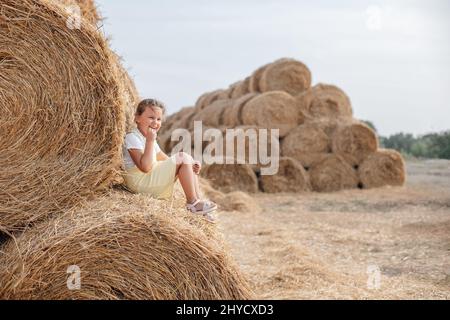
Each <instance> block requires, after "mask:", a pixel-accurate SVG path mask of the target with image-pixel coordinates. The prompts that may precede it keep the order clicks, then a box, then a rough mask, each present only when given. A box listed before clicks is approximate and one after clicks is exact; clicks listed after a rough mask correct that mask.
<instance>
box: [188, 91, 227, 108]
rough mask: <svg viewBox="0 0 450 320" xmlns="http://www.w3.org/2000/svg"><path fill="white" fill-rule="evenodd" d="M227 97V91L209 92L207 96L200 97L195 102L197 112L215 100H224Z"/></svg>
mask: <svg viewBox="0 0 450 320" xmlns="http://www.w3.org/2000/svg"><path fill="white" fill-rule="evenodd" d="M228 95H229V93H228V91H227V90H223V89H218V90H215V91H212V92H209V93H207V94H204V95H202V96H200V98H199V99H198V100H197V103H196V105H195V107H196V109H197V111H201V110H203V109H205V108H206V107H207V106H209V105H210V104H212V103H213V102H215V101H217V100H223V99H226V98H225V97H228Z"/></svg>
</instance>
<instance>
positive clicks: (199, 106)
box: [195, 92, 210, 110]
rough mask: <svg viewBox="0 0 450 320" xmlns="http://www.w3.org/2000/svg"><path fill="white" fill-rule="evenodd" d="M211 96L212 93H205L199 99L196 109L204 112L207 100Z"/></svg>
mask: <svg viewBox="0 0 450 320" xmlns="http://www.w3.org/2000/svg"><path fill="white" fill-rule="evenodd" d="M209 95H210V92H205V93H203V94H202V95H201V96H200V97H198V99H197V101H196V102H195V109H197V110H202V109H203V108H204V107H205V100H206V98H207V97H208V96H209Z"/></svg>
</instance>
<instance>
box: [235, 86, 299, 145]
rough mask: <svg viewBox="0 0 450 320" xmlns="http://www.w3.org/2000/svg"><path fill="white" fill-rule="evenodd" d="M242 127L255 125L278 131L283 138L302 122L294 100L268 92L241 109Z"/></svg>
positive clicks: (282, 94)
mask: <svg viewBox="0 0 450 320" xmlns="http://www.w3.org/2000/svg"><path fill="white" fill-rule="evenodd" d="M242 122H243V124H244V125H256V126H258V127H260V128H266V129H279V134H280V135H279V136H280V138H283V137H284V136H286V135H287V134H288V133H289V132H290V131H291V130H292V129H294V128H295V127H297V126H298V125H299V124H301V123H303V122H304V117H303V116H302V114H301V112H300V111H299V110H298V107H297V104H296V100H295V98H294V97H292V96H291V95H290V94H289V93H286V92H283V91H270V92H266V93H263V94H261V95H258V96H256V97H254V98H253V99H251V100H250V101H249V102H247V103H246V104H245V106H244V107H243V108H242Z"/></svg>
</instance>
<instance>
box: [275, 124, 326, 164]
mask: <svg viewBox="0 0 450 320" xmlns="http://www.w3.org/2000/svg"><path fill="white" fill-rule="evenodd" d="M330 152H331V140H330V137H329V136H328V135H327V134H326V133H325V131H324V130H323V127H322V125H321V123H320V122H315V123H304V124H302V125H300V126H298V127H297V128H295V129H294V130H292V131H291V132H290V133H289V134H288V135H287V136H286V137H285V138H284V139H283V141H282V142H281V154H282V155H283V156H285V157H291V158H294V159H296V160H297V161H299V162H300V163H301V164H302V166H303V167H304V168H305V169H307V170H308V169H309V168H310V167H312V166H314V164H316V163H318V162H320V161H322V160H323V159H324V158H325V157H326V156H327V155H328V154H329V153H330Z"/></svg>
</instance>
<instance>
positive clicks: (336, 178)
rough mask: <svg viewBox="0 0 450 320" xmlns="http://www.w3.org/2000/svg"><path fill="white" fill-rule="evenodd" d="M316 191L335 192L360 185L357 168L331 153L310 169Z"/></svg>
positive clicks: (312, 183)
mask: <svg viewBox="0 0 450 320" xmlns="http://www.w3.org/2000/svg"><path fill="white" fill-rule="evenodd" d="M309 175H310V179H311V185H312V188H313V190H314V191H318V192H333V191H338V190H342V189H355V188H357V187H358V182H359V179H358V175H357V172H356V170H355V169H354V168H353V167H352V166H351V165H350V164H348V163H347V162H346V161H345V159H344V158H343V157H341V156H339V155H329V156H328V157H326V158H325V159H324V160H323V161H322V162H319V163H318V164H316V165H315V166H314V167H312V168H311V170H310V171H309Z"/></svg>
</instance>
